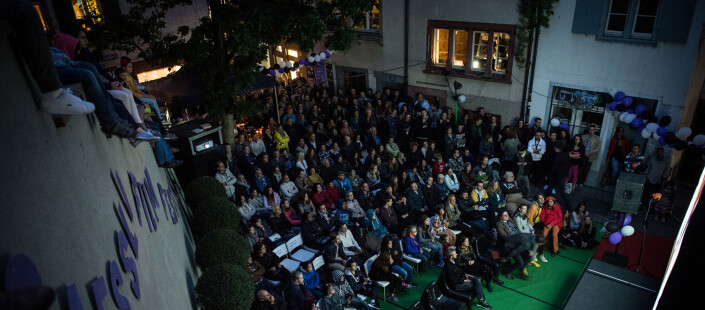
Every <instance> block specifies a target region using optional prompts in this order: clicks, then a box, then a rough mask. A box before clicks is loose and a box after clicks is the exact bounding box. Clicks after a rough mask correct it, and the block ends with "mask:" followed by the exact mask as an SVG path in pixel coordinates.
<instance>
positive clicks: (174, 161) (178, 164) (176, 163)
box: [159, 159, 184, 168]
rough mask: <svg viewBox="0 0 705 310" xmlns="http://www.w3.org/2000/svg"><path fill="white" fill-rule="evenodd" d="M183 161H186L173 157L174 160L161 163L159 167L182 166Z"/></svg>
mask: <svg viewBox="0 0 705 310" xmlns="http://www.w3.org/2000/svg"><path fill="white" fill-rule="evenodd" d="M183 163H184V161H183V160H178V159H172V160H170V161H168V162H165V163H163V164H161V165H159V167H162V168H176V167H178V166H180V165H181V164H183Z"/></svg>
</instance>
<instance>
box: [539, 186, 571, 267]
mask: <svg viewBox="0 0 705 310" xmlns="http://www.w3.org/2000/svg"><path fill="white" fill-rule="evenodd" d="M541 210H542V211H541V214H540V215H539V216H540V218H541V222H542V223H543V224H544V228H543V236H544V238H546V237H548V234H549V233H551V236H552V237H553V241H552V244H551V246H552V248H551V250H552V252H551V256H556V255H558V254H560V251H558V247H559V245H558V244H559V240H558V232H560V231H561V228H562V227H563V212H562V211H561V206H560V205H559V204H558V202H556V198H554V197H553V196H548V197H546V203H545V205H544V207H543V208H542V209H541ZM564 248H565V247H564Z"/></svg>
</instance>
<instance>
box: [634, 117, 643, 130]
mask: <svg viewBox="0 0 705 310" xmlns="http://www.w3.org/2000/svg"><path fill="white" fill-rule="evenodd" d="M643 122H644V120H642V119H641V118H638V117H637V118H635V119H634V120H633V121H632V126H634V128H639V127H640V126H641V123H643Z"/></svg>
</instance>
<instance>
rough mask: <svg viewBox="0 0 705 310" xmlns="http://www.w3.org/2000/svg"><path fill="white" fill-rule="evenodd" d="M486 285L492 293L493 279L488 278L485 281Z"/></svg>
mask: <svg viewBox="0 0 705 310" xmlns="http://www.w3.org/2000/svg"><path fill="white" fill-rule="evenodd" d="M485 287H486V288H487V291H488V292H490V293H492V281H490V280H487V282H486V283H485Z"/></svg>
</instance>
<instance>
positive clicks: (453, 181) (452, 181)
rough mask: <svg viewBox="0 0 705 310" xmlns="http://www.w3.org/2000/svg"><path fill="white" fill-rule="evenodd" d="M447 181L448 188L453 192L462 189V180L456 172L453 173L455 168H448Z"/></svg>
mask: <svg viewBox="0 0 705 310" xmlns="http://www.w3.org/2000/svg"><path fill="white" fill-rule="evenodd" d="M445 183H446V187H447V188H448V190H449V191H451V192H453V193H455V192H457V191H458V190H459V189H460V181H459V180H458V177H457V176H456V175H455V173H453V168H448V171H446V175H445Z"/></svg>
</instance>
